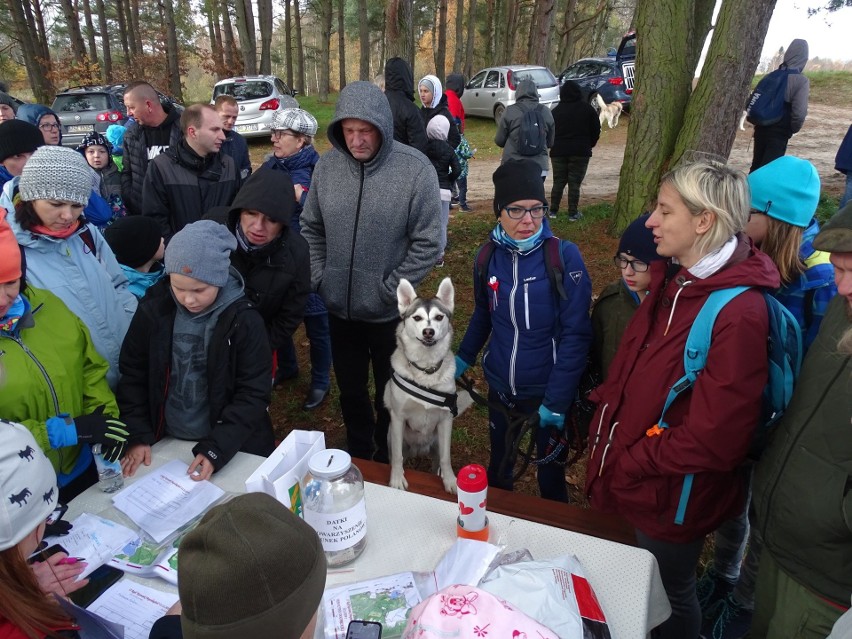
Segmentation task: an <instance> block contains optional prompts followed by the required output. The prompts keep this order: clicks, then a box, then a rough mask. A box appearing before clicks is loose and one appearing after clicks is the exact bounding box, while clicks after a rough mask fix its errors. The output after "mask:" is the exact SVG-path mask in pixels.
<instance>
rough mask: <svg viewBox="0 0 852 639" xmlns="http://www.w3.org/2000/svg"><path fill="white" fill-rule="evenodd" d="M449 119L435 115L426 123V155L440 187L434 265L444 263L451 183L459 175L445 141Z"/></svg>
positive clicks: (457, 165) (450, 150)
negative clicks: (437, 251) (437, 252)
mask: <svg viewBox="0 0 852 639" xmlns="http://www.w3.org/2000/svg"><path fill="white" fill-rule="evenodd" d="M449 132H450V121H449V120H448V119H447V118H446V117H444V116H443V115H436V116H435V117H434V118H432V119H431V120H429V124H427V125H426V137H428V138H429V143H428V145H427V146H426V157H428V158H429V161H430V162H431V163H432V166H434V167H435V170H436V171H437V172H438V186H439V187H440V189H441V238H440V244H439V248H440V253H439V257H438V261H437V263H436V266H438V267H441V266H443V265H444V250H445V249H446V248H447V225H448V224H449V222H450V200H451V199H452V196H453V183H454V182H455V181H456V179H458V177H459V175H461V165H460V164H459V159H458V157H457V156H456V152H455V151H453V149H452V147H451V146H450V145H449V143H448V142H447V134H448V133H449Z"/></svg>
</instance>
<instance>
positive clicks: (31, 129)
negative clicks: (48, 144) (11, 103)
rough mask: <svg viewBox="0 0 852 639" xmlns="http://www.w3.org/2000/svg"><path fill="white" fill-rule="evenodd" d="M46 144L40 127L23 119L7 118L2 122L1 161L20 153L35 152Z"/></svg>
mask: <svg viewBox="0 0 852 639" xmlns="http://www.w3.org/2000/svg"><path fill="white" fill-rule="evenodd" d="M43 145H44V137H43V136H42V134H41V131H39V130H38V127H37V126H35V125H32V124H30V123H29V122H24V121H23V120H6V121H5V122H3V123H2V124H0V162H2V161H3V160H5V159H6V158H10V157H12V156H13V155H18V153H35V150H36V149H37V148H39V147H40V146H43Z"/></svg>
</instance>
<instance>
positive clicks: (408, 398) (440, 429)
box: [384, 277, 472, 493]
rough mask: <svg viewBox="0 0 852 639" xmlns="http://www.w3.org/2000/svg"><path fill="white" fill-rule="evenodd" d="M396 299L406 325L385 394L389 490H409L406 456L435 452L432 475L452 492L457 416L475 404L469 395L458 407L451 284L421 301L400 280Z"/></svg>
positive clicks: (398, 332)
mask: <svg viewBox="0 0 852 639" xmlns="http://www.w3.org/2000/svg"><path fill="white" fill-rule="evenodd" d="M396 298H397V303H398V304H399V314H400V316H401V317H402V321H401V322H400V323H399V326H398V327H397V329H396V343H397V346H396V350H395V351H394V353H393V355H391V379H390V381H388V383H387V385H386V386H385V395H384V402H385V407H386V408H387V409H388V411H389V412H390V429H389V430H388V449H389V450H390V463H391V475H390V486H391V488H399V489H401V490H405V489H406V488H408V482H407V481H406V480H405V475H404V472H403V469H402V462H403V459H404V457H405V456H419V455H424V454H427V453H431V455H432V469H433V471H435V472H437V474H438V475H440V476H441V479H443V482H444V489H445V490H446V491H447V492H448V493H454V492H456V478H455V476H454V475H453V467H452V464H451V463H450V433H451V430H452V426H453V417H454V416H455V415H457V414H458V412H460V411H459V409H461V410H464V409H466V408H467V407H468V406H470V402H471V401H472V400H471V399H470V395H468V394H466V393H465V394H464V397H463V398H459V399H462V403H463V404H464V406H458V405H457V404H458V403H457V396H456V381H455V379H456V362H455V357H454V356H453V352H452V351H451V350H450V345H451V343H452V339H453V327H452V325H451V324H450V319H451V318H452V314H453V307H454V299H455V291H454V289H453V283H452V281H451V280H450V278H449V277H446V278H444V280H443V281H442V282H441V284H440V285H439V286H438V294H437V295H436V296H435V297H433V298H420V297H417V293H416V292H415V291H414V287H413V286H412V285H411V282H409V281H408V280H405V279H402V280H400V282H399V286H398V287H397V289H396Z"/></svg>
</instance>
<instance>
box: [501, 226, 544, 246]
mask: <svg viewBox="0 0 852 639" xmlns="http://www.w3.org/2000/svg"><path fill="white" fill-rule="evenodd" d="M498 226H499V225H498ZM542 231H544V223H542V225H541V226H539V227H538V231H536V232H535V233H533V234H532V235H530V236H529V237H528V238H526V239H524V240H516V239H513V238H511V237H509V235H508V233H506V230H505V229H504V228H503V227H502V226H500V237H501V239H502V240H503V241H504V242H506V244H509V245H511V246H514V247H515V248H517V249H518V250H519V251H520V252H521V253H524V252H526V251H529V250H531V249H534V248H535V246H536V244H538V241H539V239H541V233H542Z"/></svg>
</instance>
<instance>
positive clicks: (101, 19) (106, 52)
mask: <svg viewBox="0 0 852 639" xmlns="http://www.w3.org/2000/svg"><path fill="white" fill-rule="evenodd" d="M95 9H96V11H97V13H98V29H99V30H100V32H101V51H102V53H103V58H104V64H103V67H101V77H102V78H103V81H104V83H105V84H108V83H110V82H112V51H111V50H110V45H109V27H108V26H107V19H106V9H105V8H104V0H95Z"/></svg>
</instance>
